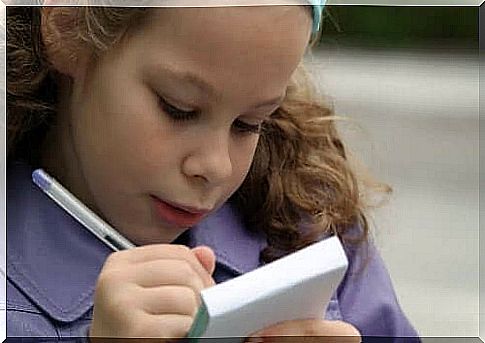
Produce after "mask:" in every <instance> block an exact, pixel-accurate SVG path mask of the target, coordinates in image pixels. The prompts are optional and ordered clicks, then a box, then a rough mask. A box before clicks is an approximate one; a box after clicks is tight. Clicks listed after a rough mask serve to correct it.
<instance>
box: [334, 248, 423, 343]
mask: <svg viewBox="0 0 485 343" xmlns="http://www.w3.org/2000/svg"><path fill="white" fill-rule="evenodd" d="M344 249H345V251H346V254H347V256H348V259H349V267H348V270H347V273H346V275H345V277H344V279H343V281H342V282H341V284H340V285H339V287H338V289H337V297H338V301H339V306H340V311H341V314H342V318H343V320H344V321H347V322H349V323H351V324H353V325H354V326H355V327H356V328H357V329H358V330H359V331H360V332H361V334H362V335H363V336H387V337H417V336H418V334H417V333H416V331H415V329H414V328H413V327H412V325H411V323H410V322H409V320H408V318H407V317H406V315H405V314H404V312H403V311H402V309H401V307H400V305H399V302H398V299H397V296H396V293H395V291H394V287H393V283H392V280H391V276H390V274H389V272H388V270H387V268H386V266H385V263H384V261H383V259H382V257H381V255H380V253H379V251H378V249H377V247H376V246H375V244H374V242H373V241H372V240H371V239H368V240H366V241H364V242H362V243H360V244H351V243H345V242H344Z"/></svg>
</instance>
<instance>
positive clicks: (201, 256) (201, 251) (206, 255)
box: [192, 246, 216, 275]
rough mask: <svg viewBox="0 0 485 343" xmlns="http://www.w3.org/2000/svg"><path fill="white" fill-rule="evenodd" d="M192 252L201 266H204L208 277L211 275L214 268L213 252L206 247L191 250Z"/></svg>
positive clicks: (214, 258) (214, 256)
mask: <svg viewBox="0 0 485 343" xmlns="http://www.w3.org/2000/svg"><path fill="white" fill-rule="evenodd" d="M192 252H193V253H194V255H195V257H196V258H197V259H198V260H199V262H200V263H201V264H202V266H204V268H205V270H206V271H207V272H208V273H209V275H212V274H213V273H214V269H215V268H216V255H215V254H214V251H213V250H212V249H211V248H209V247H207V246H200V247H195V248H193V249H192Z"/></svg>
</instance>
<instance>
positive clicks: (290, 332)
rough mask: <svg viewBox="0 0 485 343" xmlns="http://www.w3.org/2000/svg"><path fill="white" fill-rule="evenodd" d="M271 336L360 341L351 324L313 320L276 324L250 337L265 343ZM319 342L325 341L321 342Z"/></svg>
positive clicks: (357, 332) (356, 331) (358, 334)
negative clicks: (263, 340)
mask: <svg viewBox="0 0 485 343" xmlns="http://www.w3.org/2000/svg"><path fill="white" fill-rule="evenodd" d="M271 336H299V337H315V338H320V339H323V338H322V337H328V338H329V339H330V341H331V342H360V341H361V340H360V333H359V331H358V330H357V329H356V328H355V327H354V326H352V325H351V324H348V323H345V322H342V321H327V320H315V319H309V320H293V321H285V322H281V323H277V324H275V325H272V326H269V327H267V328H264V329H263V330H260V331H258V332H257V333H255V334H254V335H252V337H254V338H256V337H265V342H266V341H267V339H266V338H268V337H271ZM279 338H281V337H279ZM280 341H281V340H280ZM330 341H329V342H330ZM269 342H270V340H269ZM305 342H307V341H305ZM320 342H327V341H325V340H323V341H322V340H321V341H320Z"/></svg>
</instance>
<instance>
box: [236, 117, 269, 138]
mask: <svg viewBox="0 0 485 343" xmlns="http://www.w3.org/2000/svg"><path fill="white" fill-rule="evenodd" d="M234 129H235V130H236V131H237V132H238V133H240V134H256V135H257V134H260V133H261V129H262V124H257V125H254V124H248V123H246V122H244V121H242V120H239V119H238V120H236V121H235V122H234Z"/></svg>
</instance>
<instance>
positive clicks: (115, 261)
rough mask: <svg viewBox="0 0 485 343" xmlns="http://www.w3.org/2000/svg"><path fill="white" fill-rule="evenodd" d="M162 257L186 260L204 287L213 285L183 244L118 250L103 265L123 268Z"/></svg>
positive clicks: (153, 245)
mask: <svg viewBox="0 0 485 343" xmlns="http://www.w3.org/2000/svg"><path fill="white" fill-rule="evenodd" d="M163 259H170V260H175V259H179V260H184V261H187V262H188V263H190V265H191V266H192V268H193V269H194V270H195V271H196V272H197V273H198V274H199V275H200V277H201V279H202V280H203V282H204V285H205V287H209V286H211V285H213V280H212V278H211V277H210V275H209V274H208V273H207V271H206V270H205V268H204V267H203V266H202V264H201V263H200V262H199V260H198V259H197V258H196V257H195V255H194V253H193V252H192V251H191V250H190V249H189V248H187V247H186V246H183V245H174V244H152V245H145V246H141V247H136V248H134V249H128V250H122V251H118V252H116V253H113V254H111V255H110V256H109V257H108V260H107V261H106V263H105V267H109V268H117V269H118V268H120V269H125V268H126V264H140V263H146V262H149V261H154V260H163Z"/></svg>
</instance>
